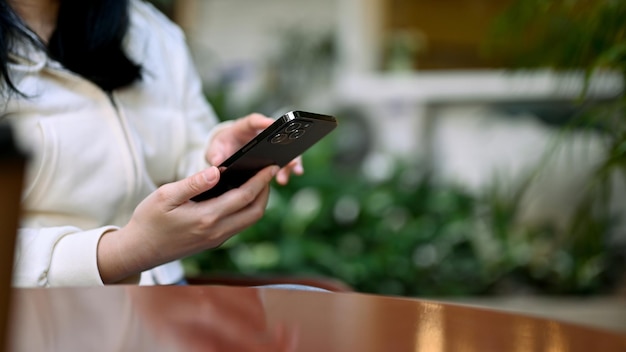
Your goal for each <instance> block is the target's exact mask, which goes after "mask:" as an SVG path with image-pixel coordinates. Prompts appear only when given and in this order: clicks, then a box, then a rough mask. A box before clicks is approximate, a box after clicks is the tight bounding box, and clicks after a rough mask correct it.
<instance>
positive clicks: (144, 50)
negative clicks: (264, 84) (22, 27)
mask: <svg viewBox="0 0 626 352" xmlns="http://www.w3.org/2000/svg"><path fill="white" fill-rule="evenodd" d="M130 12H131V16H130V19H131V21H130V22H131V23H130V28H129V32H128V34H127V37H126V42H125V46H126V52H127V53H128V55H129V56H130V57H131V59H133V60H134V61H135V62H137V63H139V64H141V65H142V67H143V71H142V80H141V81H140V82H137V83H135V84H133V85H132V86H130V87H128V88H124V89H118V90H116V91H115V92H114V93H113V94H111V95H108V94H106V93H105V92H104V91H103V90H101V89H100V88H99V87H97V86H96V85H94V84H93V83H91V82H90V81H87V80H86V79H84V78H82V77H80V76H78V75H76V74H74V73H72V72H70V71H68V70H67V69H65V68H63V67H62V66H61V65H60V64H59V63H58V62H55V61H54V60H51V59H50V58H48V57H47V56H46V55H45V54H44V53H43V52H41V51H39V50H38V49H35V48H30V47H23V48H21V50H20V52H21V54H18V55H15V56H14V57H13V58H14V59H15V60H16V63H15V64H12V65H10V73H11V77H12V79H13V80H14V82H15V83H16V85H17V87H18V89H19V90H20V91H21V92H23V93H25V94H26V96H27V97H26V98H21V97H14V98H12V99H11V100H10V101H9V103H8V105H7V106H6V108H5V109H0V116H3V117H2V119H8V120H9V121H10V123H11V124H12V125H13V127H14V129H15V132H16V137H17V139H18V142H19V143H20V144H21V145H22V146H23V147H24V148H25V149H26V150H27V151H28V152H29V153H30V156H31V161H30V165H29V168H28V172H27V179H26V187H25V190H24V195H23V206H24V213H23V221H22V225H21V229H20V231H19V234H18V244H17V249H16V250H17V252H16V259H15V264H16V267H15V270H14V280H13V284H14V285H15V286H22V287H24V286H44V287H46V286H77V285H102V284H103V283H102V280H101V278H100V274H99V271H98V267H97V261H96V250H97V245H98V241H99V239H100V237H101V236H102V234H103V233H105V232H106V231H109V230H111V229H116V228H118V227H121V226H124V225H125V224H126V223H127V222H128V220H129V219H130V216H131V215H132V213H133V210H134V208H135V207H136V206H137V204H139V202H141V201H142V200H143V199H144V198H145V197H146V196H147V195H148V194H150V193H151V192H152V191H154V190H155V189H156V188H157V187H158V186H159V185H162V184H164V183H167V182H172V181H175V180H178V179H181V178H183V177H186V176H188V175H190V174H192V173H195V172H197V171H199V170H201V169H202V168H204V167H206V166H207V164H206V162H205V160H204V150H205V148H206V145H207V142H208V139H209V133H210V131H211V129H212V128H214V127H215V125H216V124H217V119H216V117H215V115H214V113H213V112H212V110H211V109H210V107H209V106H208V104H207V103H206V100H205V98H204V96H203V94H202V89H201V82H200V79H199V77H198V75H197V73H196V72H195V69H194V68H193V64H192V62H191V58H190V55H189V52H188V49H187V47H186V44H185V40H184V36H183V34H182V32H181V31H180V29H179V28H178V27H176V26H175V25H174V24H172V23H171V22H170V21H169V20H168V19H167V18H166V17H165V16H163V15H162V14H160V13H159V12H158V11H157V10H156V9H154V8H153V7H152V6H151V5H148V4H145V3H143V2H141V1H131V10H130ZM25 45H26V44H25ZM182 275H183V272H182V266H181V265H180V263H178V262H174V263H170V264H166V265H165V266H162V267H159V268H156V269H153V270H150V271H149V272H145V273H143V274H142V275H141V281H140V284H170V283H174V282H176V281H178V280H180V279H181V278H182Z"/></svg>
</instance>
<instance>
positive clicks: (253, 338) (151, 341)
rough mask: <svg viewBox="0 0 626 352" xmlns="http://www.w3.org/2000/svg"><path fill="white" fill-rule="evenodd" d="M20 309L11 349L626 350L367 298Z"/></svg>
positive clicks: (47, 300)
mask: <svg viewBox="0 0 626 352" xmlns="http://www.w3.org/2000/svg"><path fill="white" fill-rule="evenodd" d="M11 308H12V315H11V318H10V321H9V325H10V330H9V340H10V343H9V348H8V350H9V351H29V352H30V351H433V352H438V351H467V352H472V351H477V352H485V351H520V352H521V351H546V352H548V351H549V352H557V351H584V352H588V351H603V352H610V351H626V336H624V335H621V334H618V333H617V332H609V331H602V330H598V329H593V328H588V327H583V326H579V325H574V324H568V323H563V322H558V321H553V320H549V319H543V318H536V317H530V316H524V315H519V314H513V313H507V312H499V311H495V310H489V309H484V308H476V307H470V306H463V305H454V304H448V303H440V302H436V301H428V300H419V299H408V298H399V297H386V296H377V295H366V294H358V293H326V292H309V291H290V290H281V289H271V288H244V287H224V286H165V287H164V286H161V287H136V286H110V287H100V288H54V289H13V290H12V304H11Z"/></svg>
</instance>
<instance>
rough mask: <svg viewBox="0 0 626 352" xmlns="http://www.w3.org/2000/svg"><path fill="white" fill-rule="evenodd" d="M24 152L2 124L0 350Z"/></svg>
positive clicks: (4, 340)
mask: <svg viewBox="0 0 626 352" xmlns="http://www.w3.org/2000/svg"><path fill="white" fill-rule="evenodd" d="M24 163H25V158H24V156H23V155H22V154H21V153H19V151H18V150H17V148H16V146H15V143H14V141H13V135H12V132H11V129H10V128H9V126H6V125H0V195H1V197H0V351H4V350H5V348H6V343H7V342H6V337H7V331H6V330H7V322H8V315H9V300H10V298H11V297H10V296H11V275H12V272H13V255H14V250H15V237H16V233H17V228H18V222H19V215H20V198H21V194H22V182H23V177H24Z"/></svg>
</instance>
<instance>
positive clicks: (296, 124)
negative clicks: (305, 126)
mask: <svg viewBox="0 0 626 352" xmlns="http://www.w3.org/2000/svg"><path fill="white" fill-rule="evenodd" d="M298 128H300V123H299V122H294V123H292V124H290V125H289V126H287V127H286V128H285V132H286V133H291V132H293V131H297V130H298Z"/></svg>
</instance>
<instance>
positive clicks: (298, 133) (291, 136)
mask: <svg viewBox="0 0 626 352" xmlns="http://www.w3.org/2000/svg"><path fill="white" fill-rule="evenodd" d="M303 134H304V130H295V131H293V132H291V133H290V134H289V139H298V138H300V137H302V135H303Z"/></svg>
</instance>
